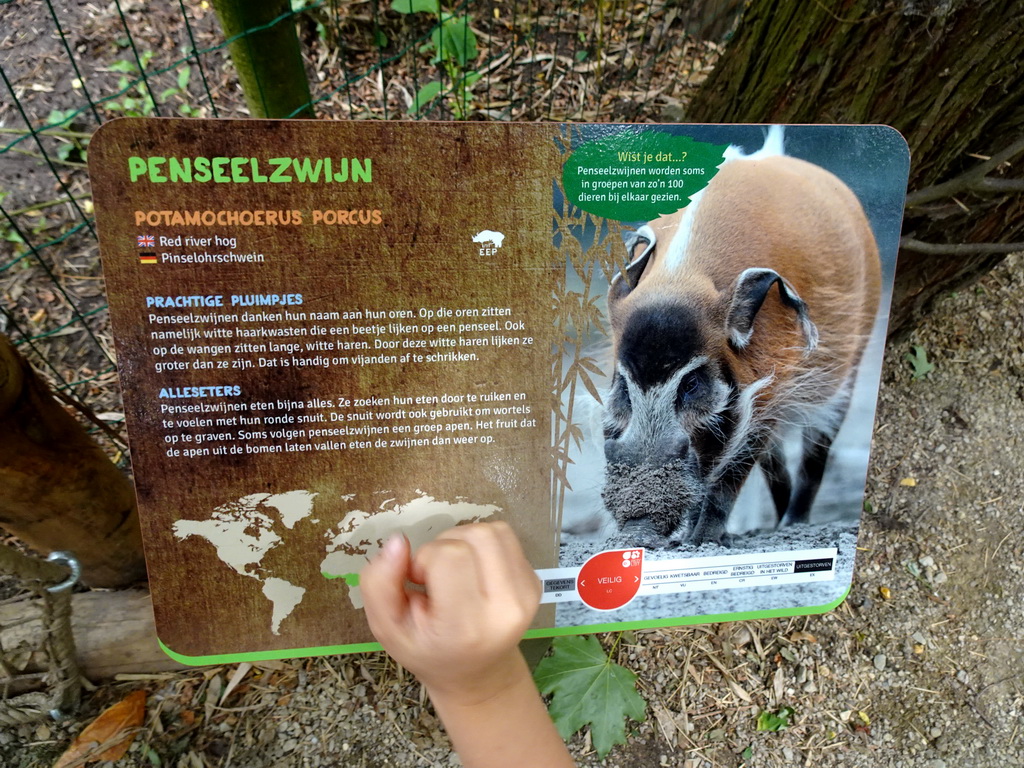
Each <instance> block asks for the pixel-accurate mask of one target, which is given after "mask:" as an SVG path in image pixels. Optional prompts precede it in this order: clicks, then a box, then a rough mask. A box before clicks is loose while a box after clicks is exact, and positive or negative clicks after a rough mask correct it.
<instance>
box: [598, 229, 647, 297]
mask: <svg viewBox="0 0 1024 768" xmlns="http://www.w3.org/2000/svg"><path fill="white" fill-rule="evenodd" d="M623 239H624V240H625V242H626V252H627V253H628V255H629V265H628V266H627V267H626V268H625V269H623V270H622V271H621V272H619V274H617V275H616V276H615V277H613V278H612V282H611V285H610V286H609V287H608V300H609V301H616V300H618V299H621V298H623V297H624V296H626V295H628V294H629V293H630V292H631V291H632V290H633V289H634V288H636V284H637V283H638V282H639V281H640V275H642V274H643V273H644V270H645V269H646V268H647V265H648V263H649V262H650V260H651V255H652V254H653V253H654V246H655V245H657V240H656V238H655V237H654V231H653V230H652V229H651V228H650V227H648V226H647V225H646V224H645V225H644V226H642V227H640V228H639V229H638V230H636V231H635V232H633V231H630V232H626V233H625V235H623Z"/></svg>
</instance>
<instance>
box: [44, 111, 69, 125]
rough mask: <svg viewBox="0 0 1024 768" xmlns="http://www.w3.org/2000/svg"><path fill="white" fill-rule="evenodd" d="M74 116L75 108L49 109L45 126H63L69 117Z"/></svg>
mask: <svg viewBox="0 0 1024 768" xmlns="http://www.w3.org/2000/svg"><path fill="white" fill-rule="evenodd" d="M74 116H75V110H73V109H69V110H68V111H67V112H62V111H61V110H59V109H51V110H50V115H49V117H47V118H46V123H47V126H46V127H47V128H64V127H66V126H67V124H68V123H69V122H71V118H72V117H74Z"/></svg>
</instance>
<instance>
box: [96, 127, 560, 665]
mask: <svg viewBox="0 0 1024 768" xmlns="http://www.w3.org/2000/svg"><path fill="white" fill-rule="evenodd" d="M556 130H557V127H555V126H550V125H548V126H545V125H501V124H476V125H474V124H423V123H393V124H392V123H375V122H326V121H202V120H174V119H172V120H159V119H122V120H116V121H113V122H111V123H108V124H107V125H105V126H104V127H103V128H102V129H100V131H99V132H98V134H97V136H96V138H95V139H94V140H93V143H92V145H91V147H90V172H91V175H92V178H93V184H94V190H95V197H96V208H97V219H98V226H99V232H100V241H101V251H102V258H103V264H104V271H105V274H106V279H107V288H108V291H109V294H110V304H111V310H110V311H111V317H112V323H113V327H114V331H115V336H116V343H117V351H118V363H119V367H120V372H121V380H122V386H123V388H124V400H125V411H126V420H127V422H128V427H129V434H130V436H131V440H132V459H133V465H134V471H135V476H136V483H137V490H138V495H139V504H140V511H141V513H142V519H143V534H144V539H145V545H146V554H147V559H148V563H149V567H150V582H151V587H152V590H153V594H154V603H155V610H156V614H157V620H158V627H159V634H160V637H161V640H162V641H163V642H164V643H165V644H167V645H168V646H169V647H170V648H171V649H172V650H174V651H176V652H178V653H181V654H184V655H188V656H203V655H211V654H226V653H247V652H254V651H264V650H275V649H301V648H308V647H317V646H333V645H340V644H348V643H358V642H366V641H369V640H371V639H372V638H371V637H370V635H369V633H368V631H367V628H366V626H365V623H364V620H363V617H362V611H358V610H355V609H353V608H352V607H351V606H350V604H349V601H348V598H347V596H346V595H347V590H346V588H345V586H344V584H343V582H342V581H341V580H327V579H324V578H323V577H322V576H321V575H320V572H319V566H320V562H321V560H322V559H323V557H324V555H325V551H324V544H325V541H326V540H325V539H324V537H323V534H324V532H325V531H327V530H328V529H330V528H332V527H333V526H334V525H335V524H336V523H337V522H338V521H340V520H341V518H342V517H343V516H344V515H345V513H346V512H347V511H349V510H351V509H361V510H369V509H373V508H376V505H378V504H379V503H380V499H381V498H382V497H381V496H380V495H375V492H377V491H383V490H388V491H390V492H391V493H390V494H389V495H388V497H389V498H390V497H393V498H395V499H398V500H399V501H402V500H408V499H411V498H414V497H415V496H417V495H419V494H420V493H426V494H428V495H430V496H433V497H435V498H437V499H443V500H454V499H456V498H464V499H465V500H466V501H469V502H472V503H478V504H495V505H497V506H499V507H501V508H502V510H504V512H503V513H502V515H501V516H503V517H505V519H507V520H509V522H510V523H511V524H512V525H513V526H514V527H515V528H516V529H517V531H518V532H519V534H520V535H521V536H522V537H523V539H524V543H525V546H526V548H527V550H528V553H529V554H530V556H531V559H532V561H533V563H534V565H535V566H536V567H548V566H552V565H555V564H556V559H557V552H555V551H554V547H553V542H554V541H555V538H554V535H553V532H552V531H551V530H550V527H551V523H550V519H551V517H550V515H551V510H550V490H549V488H550V464H551V458H550V431H551V427H550V403H551V390H552V382H551V378H552V374H551V371H552V364H553V359H552V354H553V353H552V351H551V350H552V345H551V335H552V328H553V317H552V301H551V297H552V292H553V291H554V289H555V286H556V284H557V278H558V273H559V271H560V270H561V271H564V266H563V265H562V262H561V257H560V255H559V254H557V253H555V252H554V249H553V247H552V243H551V189H552V180H553V179H554V178H555V177H556V175H557V174H558V173H559V171H560V167H561V158H560V156H559V154H558V152H557V151H556V150H555V146H554V142H553V137H554V135H555V131H556ZM132 155H137V156H151V155H153V156H164V157H169V156H175V157H195V156H208V157H215V156H225V157H236V156H244V157H260V158H263V157H278V156H294V157H310V158H320V157H331V158H340V157H350V158H351V157H355V158H367V157H368V158H372V161H373V181H372V183H370V184H365V183H299V182H292V183H284V184H268V183H265V184H257V183H248V184H237V183H236V184H231V183H228V184H218V183H188V184H185V183H174V184H172V183H162V184H156V183H151V182H149V181H138V182H135V183H131V182H130V181H129V180H128V172H127V157H128V156H132ZM274 209H277V210H300V211H303V212H304V214H306V220H305V221H304V223H303V224H302V225H301V226H263V227H242V226H234V227H231V226H213V227H173V226H166V225H161V226H146V225H143V226H136V224H135V219H134V212H135V211H136V210H140V211H150V210H154V211H162V210H200V211H201V210H214V211H218V210H274ZM314 209H321V210H327V209H333V210H348V209H367V210H379V211H380V212H381V218H382V223H381V224H380V225H379V226H373V225H365V226H364V225H356V226H341V225H335V226H325V225H319V226H314V225H313V224H312V223H311V222H310V221H309V219H308V212H309V211H311V210H314ZM485 229H490V230H496V231H499V232H502V233H504V234H505V235H506V240H505V242H504V245H503V247H502V248H501V249H499V250H498V251H497V252H496V254H494V255H490V256H481V255H480V253H479V246H478V245H477V244H474V243H472V241H471V237H472V235H473V234H474V233H476V232H479V231H481V230H485ZM140 234H152V235H154V236H157V237H159V236H178V235H183V236H187V235H199V236H204V237H206V236H210V235H213V234H217V235H221V236H228V237H237V238H238V245H237V247H236V248H235V249H234V250H235V251H236V252H242V253H245V252H251V251H258V252H263V253H264V254H265V258H266V261H265V262H264V263H262V264H232V265H224V264H201V265H196V264H164V263H160V264H158V265H143V264H140V263H139V259H138V253H139V251H140V249H139V248H138V247H137V245H136V236H137V235H140ZM146 250H148V249H146ZM152 250H155V251H157V252H158V253H160V252H162V251H166V250H172V251H175V252H177V251H190V250H191V249H189V248H171V249H167V248H161V247H160V246H159V245H158V246H157V247H156V248H154V249H152ZM207 250H209V251H211V252H214V251H219V250H223V249H217V248H215V247H210V248H208V249H207ZM216 293H221V294H224V295H225V296H227V295H228V294H248V293H278V294H284V293H302V294H303V297H304V302H303V304H302V306H296V307H291V308H289V309H290V310H294V311H304V312H314V311H334V310H339V311H340V310H345V309H359V308H370V309H374V310H388V309H406V308H409V309H414V310H415V309H418V308H419V307H421V306H422V307H431V308H436V307H438V306H442V305H444V306H448V307H452V308H456V307H478V306H486V305H495V306H508V307H511V308H512V310H513V315H512V318H513V319H523V320H525V321H526V325H527V330H526V331H525V332H524V333H525V334H526V335H532V336H534V337H535V339H536V341H535V343H534V345H533V346H532V347H515V348H512V347H505V348H502V349H501V350H500V351H497V350H493V349H490V348H458V347H456V348H455V349H462V351H474V350H475V351H476V352H477V354H479V355H480V357H481V360H480V361H479V362H476V363H432V364H421V365H413V364H408V365H404V366H400V365H387V366H381V365H374V366H365V367H358V366H352V365H350V366H347V367H332V368H328V369H324V368H319V367H315V368H314V367H304V368H266V369H260V368H254V369H250V370H248V371H244V372H239V371H235V370H222V369H221V370H218V369H214V370H206V371H203V372H202V373H197V372H195V371H183V372H175V371H168V372H161V373H157V372H156V371H155V370H154V369H153V363H154V361H155V360H156V359H157V358H154V357H153V355H152V354H151V353H150V349H151V348H152V347H153V346H154V341H153V340H152V339H151V338H150V335H149V334H150V331H152V330H176V329H179V328H181V327H183V326H180V325H171V324H168V325H151V324H150V323H148V322H147V321H146V317H147V315H148V312H147V310H146V309H145V298H146V297H147V296H156V295H179V294H186V295H191V294H216ZM189 311H191V312H194V313H201V312H208V311H210V310H209V309H193V310H181V311H180V312H181V313H184V312H189ZM219 311H221V312H230V311H232V310H230V309H229V308H227V307H225V308H221V309H220V310H219ZM367 322H369V321H367ZM411 322H420V321H411ZM334 324H337V325H346V324H348V323H347V322H345V321H341V322H337V323H334ZM239 325H240V326H242V325H243V324H239ZM336 338H345V337H336ZM308 339H309V337H299V338H298V340H299V341H300V343H301V342H303V341H306V340H308ZM236 341H237V340H236ZM275 341H278V342H283V341H289V339H288V338H280V339H275ZM160 343H161V344H162V345H164V346H167V345H169V343H175V342H160ZM177 343H182V344H184V342H177ZM198 343H215V342H214V340H204V341H202V342H198ZM371 343H372V341H371ZM401 351H402V350H401V349H399V350H397V352H401ZM428 351H431V352H433V351H447V350H444V349H442V350H433V349H431V350H428ZM366 353H367V354H380V352H379V351H375V350H372V349H371V350H368V351H367V352H366ZM304 354H305V353H304ZM339 354H341V353H339ZM346 354H347V353H346ZM166 359H170V358H166ZM199 385H206V386H216V385H239V386H241V387H242V395H241V397H239V398H237V399H238V400H248V401H257V400H270V399H274V398H282V399H290V400H308V399H310V398H313V397H317V396H319V397H326V398H330V399H337V398H338V397H339V396H348V397H352V396H369V395H371V394H377V395H380V396H387V395H395V394H397V395H403V396H409V395H413V396H415V395H417V394H441V393H459V394H462V393H468V392H472V393H488V392H491V391H498V392H526V393H527V394H528V400H527V402H528V403H529V404H530V405H531V406H532V409H533V413H532V414H531V416H532V417H534V418H536V419H537V426H536V427H534V428H530V429H521V430H518V429H517V430H514V431H508V432H499V433H497V435H498V441H497V443H496V444H495V445H493V446H465V447H453V446H449V447H445V448H430V447H427V448H413V449H388V450H377V449H365V450H353V451H331V452H326V451H325V452H304V453H282V454H258V455H246V454H242V455H226V456H209V457H202V458H198V459H184V458H180V457H179V458H169V457H167V456H166V455H165V447H166V446H165V444H164V441H163V439H164V434H165V430H164V429H163V428H162V427H161V423H160V422H161V414H160V412H159V407H160V404H161V403H163V402H167V403H174V404H181V403H191V402H198V401H195V400H167V399H163V400H162V399H160V398H159V396H158V394H159V391H160V389H161V388H174V387H184V386H199ZM244 413H245V414H246V415H250V416H251V415H252V413H251V412H244ZM221 415H223V414H221ZM176 418H182V417H180V416H179V417H176ZM174 431H180V430H174ZM338 439H342V438H338ZM495 478H500V481H499V480H496V479H495ZM298 489H303V490H308V491H311V492H315V493H317V494H319V495H318V497H317V500H316V506H315V508H314V510H315V514H314V517H315V518H316V519H317V520H318V521H319V522H318V523H317V524H316V525H313V524H312V523H309V524H304V523H300V524H297V525H296V526H295V528H294V529H292V530H291V531H289V532H288V540H287V547H285V546H283V545H282V546H279V547H278V548H276V549H274V550H271V551H270V552H269V553H268V554H267V555H266V556H265V559H264V560H263V561H262V563H261V564H262V566H263V567H264V568H265V569H266V571H267V572H269V573H270V574H272V575H274V576H277V577H279V578H282V579H285V580H288V581H290V582H291V583H294V584H296V585H299V586H303V587H306V588H307V592H306V594H305V595H304V597H303V600H302V601H301V603H300V604H299V605H298V607H297V608H296V609H295V610H294V611H293V613H292V614H291V615H290V616H289V617H288V618H287V619H286V620H285V621H284V623H283V624H282V626H281V633H280V634H279V635H273V634H272V633H271V631H270V625H271V620H270V616H271V608H272V606H271V603H270V601H269V600H268V599H267V598H265V597H264V596H263V595H262V594H261V593H260V584H259V583H258V582H257V581H256V580H254V579H252V578H249V577H246V576H243V575H240V574H237V573H235V572H234V571H232V570H231V569H230V568H229V567H228V566H227V565H225V564H224V563H222V562H221V561H220V560H219V559H218V558H217V556H216V553H215V551H214V548H213V546H212V545H211V544H209V543H208V542H206V541H204V540H202V539H200V538H198V537H195V536H192V537H189V538H187V539H185V540H179V539H177V538H175V537H174V535H173V534H172V530H171V527H172V525H173V523H174V521H176V520H179V519H192V520H198V519H207V518H209V517H210V515H211V513H212V512H213V510H214V508H216V507H217V506H219V505H221V504H225V503H228V502H231V501H233V500H236V499H238V498H240V497H242V496H246V495H248V494H253V493H283V492H286V491H290V490H298ZM349 494H356V498H355V499H350V500H348V501H342V497H343V496H346V495H349ZM371 505H373V506H371ZM539 621H540V623H544V622H545V618H544V617H542V618H541V619H540V620H539Z"/></svg>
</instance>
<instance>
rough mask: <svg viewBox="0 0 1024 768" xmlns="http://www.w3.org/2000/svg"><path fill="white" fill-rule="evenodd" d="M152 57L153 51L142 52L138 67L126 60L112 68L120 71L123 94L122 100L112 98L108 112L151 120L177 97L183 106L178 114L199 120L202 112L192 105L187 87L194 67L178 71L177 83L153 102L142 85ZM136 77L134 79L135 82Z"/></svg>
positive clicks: (166, 89)
mask: <svg viewBox="0 0 1024 768" xmlns="http://www.w3.org/2000/svg"><path fill="white" fill-rule="evenodd" d="M152 58H153V52H152V51H143V52H142V53H141V54H139V64H141V68H140V66H139V64H136V63H135V62H133V61H128V60H127V59H119V60H118V61H115V62H114V63H113V64H111V65H110V70H111V71H112V72H120V73H121V77H120V79H119V80H118V81H117V88H118V90H119V91H121V92H123V93H124V96H123V98H121V99H120V100H118V99H111V100H110V101H108V102H107V109H111V110H114V111H115V112H123V113H124V114H125V115H127V116H129V117H152V116H153V115H155V114H156V105H157V103H160V104H164V103H166V102H167V101H168V99H170V98H172V97H174V96H178V97H180V98H181V104H179V105H178V114H180V115H184V116H185V117H198V116H199V110H198V109H197V108H196V107H194V106H192V105H191V104H190V103H189V92H188V84H189V81H190V80H191V79H192V67H190V66H189V65H187V64H186V65H185V66H183V67H182V68H181V69H179V70H178V76H177V79H176V84H175V85H172V86H170V87H168V88H164V90H162V91H161V92H160V96H159V102H156V101H154V100H153V96H152V95H151V94H150V90H149V88H148V87H145V86H144V85H140V77H141V75H142V72H143V70H145V68H146V67H147V66H148V65H149V62H150V60H151V59H152ZM132 78H134V79H132Z"/></svg>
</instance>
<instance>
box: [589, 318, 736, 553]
mask: <svg viewBox="0 0 1024 768" xmlns="http://www.w3.org/2000/svg"><path fill="white" fill-rule="evenodd" d="M707 335H708V333H707V331H706V330H705V329H704V328H703V327H702V324H701V322H700V316H699V314H698V311H697V310H695V309H693V308H691V307H688V306H685V305H682V304H678V303H673V302H667V301H666V302H660V303H654V304H651V305H649V306H644V307H639V308H637V309H636V310H635V311H634V312H632V313H631V314H630V316H629V318H628V319H627V320H626V323H625V325H624V327H623V328H622V333H621V336H620V338H619V341H618V344H617V348H616V354H617V359H616V361H615V373H614V376H613V379H612V388H611V393H610V395H609V397H608V400H607V412H606V417H605V429H604V432H605V446H604V447H605V457H606V458H607V461H608V474H607V479H606V483H605V489H604V494H603V495H604V500H605V504H606V506H607V507H608V508H609V510H610V511H611V513H612V515H613V516H614V517H615V519H616V521H617V522H618V523H619V526H620V528H623V529H625V528H629V527H633V528H636V527H637V526H641V527H644V526H646V527H647V528H649V529H652V530H653V531H655V532H656V533H657V534H658V535H659V536H662V537H665V536H669V535H671V534H672V533H673V532H674V531H675V530H676V529H677V528H679V526H680V525H681V524H683V523H684V522H686V521H687V520H692V519H693V518H695V517H696V516H697V515H699V512H700V508H701V505H702V503H703V499H704V497H705V495H706V492H707V490H708V487H709V485H710V483H711V482H712V481H713V478H712V475H713V473H714V470H715V467H716V466H717V464H718V462H719V460H720V459H721V457H722V455H723V453H724V452H725V451H726V446H727V445H728V443H729V440H730V436H731V432H732V431H733V428H734V419H733V418H732V417H731V411H730V404H731V403H732V402H734V401H735V397H734V392H735V385H734V384H733V383H732V382H731V376H730V375H729V372H728V371H727V370H724V369H723V368H724V367H723V366H722V365H721V364H720V363H719V362H718V360H717V359H715V357H714V356H713V355H712V354H711V353H710V351H709V349H710V347H709V344H710V343H711V342H710V340H709V339H708V338H707Z"/></svg>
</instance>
